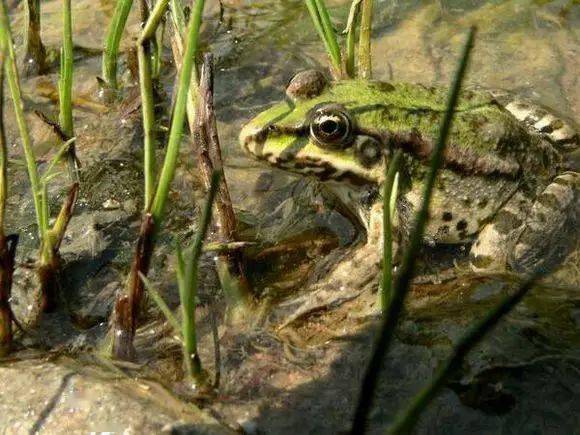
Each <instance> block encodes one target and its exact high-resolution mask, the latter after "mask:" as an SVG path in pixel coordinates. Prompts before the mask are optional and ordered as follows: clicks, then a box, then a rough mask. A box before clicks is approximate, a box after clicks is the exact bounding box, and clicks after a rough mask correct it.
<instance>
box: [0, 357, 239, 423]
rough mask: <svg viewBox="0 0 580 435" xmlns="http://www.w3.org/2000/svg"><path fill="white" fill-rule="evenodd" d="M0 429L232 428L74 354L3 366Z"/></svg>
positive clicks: (0, 370)
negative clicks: (81, 361)
mask: <svg viewBox="0 0 580 435" xmlns="http://www.w3.org/2000/svg"><path fill="white" fill-rule="evenodd" d="M0 415H1V416H2V417H1V418H0V432H1V433H5V434H20V433H47V434H49V433H50V434H56V433H88V432H110V433H160V432H161V431H162V429H163V428H167V427H179V428H180V430H182V431H183V430H184V428H187V431H186V432H184V433H196V434H197V433H199V434H233V433H234V432H233V431H232V430H230V429H228V428H226V427H224V426H223V425H222V424H221V423H219V422H218V421H217V420H216V419H214V418H213V417H212V416H210V415H209V414H208V413H206V412H204V411H203V410H200V409H199V408H198V407H196V406H195V405H193V404H189V403H184V402H181V401H179V400H178V399H176V398H174V396H172V395H171V394H170V393H168V392H167V391H166V390H165V389H164V388H163V387H162V386H161V385H159V384H157V383H155V382H152V381H145V380H137V381H135V380H133V379H129V378H119V377H115V376H113V375H112V374H111V373H107V372H104V371H103V370H101V369H99V368H87V367H81V366H80V365H79V364H78V363H76V362H75V361H73V360H70V359H64V358H63V359H60V360H59V361H58V362H57V363H52V362H51V363H47V362H41V363H39V362H38V361H20V362H16V363H12V364H9V365H6V366H3V367H0Z"/></svg>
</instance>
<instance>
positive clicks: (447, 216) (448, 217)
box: [441, 211, 453, 222]
mask: <svg viewBox="0 0 580 435" xmlns="http://www.w3.org/2000/svg"><path fill="white" fill-rule="evenodd" d="M441 219H443V220H444V221H445V222H449V221H452V220H453V214H452V213H451V212H450V211H445V212H443V215H442V216H441Z"/></svg>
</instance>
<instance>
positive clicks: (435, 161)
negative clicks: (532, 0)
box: [351, 27, 475, 434]
mask: <svg viewBox="0 0 580 435" xmlns="http://www.w3.org/2000/svg"><path fill="white" fill-rule="evenodd" d="M474 37H475V28H474V27H472V28H471V30H470V32H469V35H468V37H467V42H466V44H465V47H464V49H463V54H462V58H461V62H460V64H459V68H458V70H457V72H456V74H455V78H454V82H453V86H452V87H451V91H450V93H449V99H448V102H447V109H446V111H445V116H444V118H443V122H442V124H441V128H440V130H439V138H438V140H437V145H436V147H435V149H434V150H433V152H432V156H431V165H430V169H429V173H428V174H427V178H426V181H425V187H424V190H423V199H422V203H421V207H420V208H419V211H418V212H417V216H416V218H415V223H414V225H413V230H412V231H411V240H410V242H409V247H408V249H407V250H406V252H405V255H404V258H403V262H402V264H401V269H400V272H399V274H398V277H397V279H396V282H395V286H394V291H393V296H392V298H391V301H390V304H389V308H388V310H387V314H386V315H385V316H383V319H382V321H381V328H380V331H379V333H378V334H377V339H376V342H375V345H374V349H373V353H372V355H371V359H370V362H369V364H368V366H367V370H366V373H365V376H364V378H363V382H362V386H361V391H360V394H359V401H358V404H357V408H356V411H355V416H354V419H353V424H352V428H351V433H353V434H361V433H364V432H365V431H366V422H367V416H368V413H369V411H370V408H371V405H372V401H373V398H374V395H375V391H376V386H377V381H378V377H379V372H380V368H381V365H382V362H383V358H384V356H385V355H386V353H387V352H388V349H389V347H390V344H391V341H392V338H393V334H394V331H395V328H396V325H397V322H398V319H399V316H400V314H401V311H402V308H403V303H404V301H405V297H406V295H407V293H408V291H409V286H410V283H411V279H412V277H413V273H414V269H415V263H416V256H417V253H418V252H419V249H420V246H421V243H422V240H423V233H424V230H425V225H426V223H427V216H428V209H429V203H430V200H431V194H432V191H433V187H434V185H435V179H436V177H437V173H438V171H439V168H440V167H441V164H442V162H443V153H444V151H445V146H446V143H447V137H448V135H449V131H450V130H451V123H452V120H453V114H454V111H455V107H456V106H457V101H458V99H459V92H460V90H461V84H462V82H463V77H464V76H465V71H466V70H467V65H468V63H469V55H470V53H471V49H472V47H473V40H474Z"/></svg>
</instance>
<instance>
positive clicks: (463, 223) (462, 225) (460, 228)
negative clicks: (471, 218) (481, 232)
mask: <svg viewBox="0 0 580 435" xmlns="http://www.w3.org/2000/svg"><path fill="white" fill-rule="evenodd" d="M456 228H457V231H463V230H465V229H467V221H466V220H465V219H461V220H460V221H459V222H457V225H456Z"/></svg>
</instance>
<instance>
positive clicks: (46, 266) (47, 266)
mask: <svg viewBox="0 0 580 435" xmlns="http://www.w3.org/2000/svg"><path fill="white" fill-rule="evenodd" d="M0 24H1V26H0V38H1V40H0V43H1V44H2V48H3V50H4V52H5V53H6V63H5V65H4V67H5V71H6V76H7V78H8V86H9V88H10V93H11V95H12V101H13V106H14V112H15V115H16V119H17V123H18V128H19V131H20V136H21V139H22V146H23V150H24V156H25V159H26V167H27V170H28V176H29V180H30V186H31V190H32V196H33V201H34V208H35V211H36V219H37V225H38V234H39V238H40V249H39V259H38V264H37V273H38V280H39V295H40V296H39V302H38V306H37V307H34V313H33V315H32V317H31V319H30V320H29V321H30V322H31V323H35V322H36V321H38V317H39V316H40V314H41V313H42V312H44V311H45V310H51V309H54V307H55V305H56V295H57V288H58V285H59V284H58V271H59V268H60V262H59V255H58V249H59V247H60V244H61V242H62V239H63V237H64V233H65V231H66V227H67V225H68V222H69V221H70V218H71V215H72V210H73V208H74V203H75V201H76V197H77V192H78V187H79V186H78V183H73V184H72V186H71V187H70V189H69V192H68V195H67V197H66V198H65V201H64V202H63V205H62V207H61V210H60V212H59V214H58V216H57V218H56V220H55V222H54V224H53V225H52V226H51V225H50V224H49V220H50V210H49V204H48V198H47V183H48V181H49V180H50V179H51V177H52V176H53V174H52V168H53V167H54V163H55V162H56V161H58V160H60V158H61V157H62V155H63V153H64V152H65V151H68V147H69V146H70V144H71V141H68V142H65V144H64V145H63V147H62V149H61V150H60V152H58V153H57V154H56V156H55V157H54V158H53V161H52V162H51V164H49V165H48V169H47V170H46V171H45V172H44V173H43V174H42V175H41V174H40V173H39V170H38V167H37V162H36V156H35V154H34V150H33V147H32V140H31V137H30V133H29V129H28V125H27V122H26V119H25V115H24V103H23V99H22V92H21V89H20V79H19V75H18V69H17V65H16V56H15V53H14V47H13V44H12V37H11V31H10V22H9V19H8V13H7V8H6V4H5V2H4V1H2V2H0Z"/></svg>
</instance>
